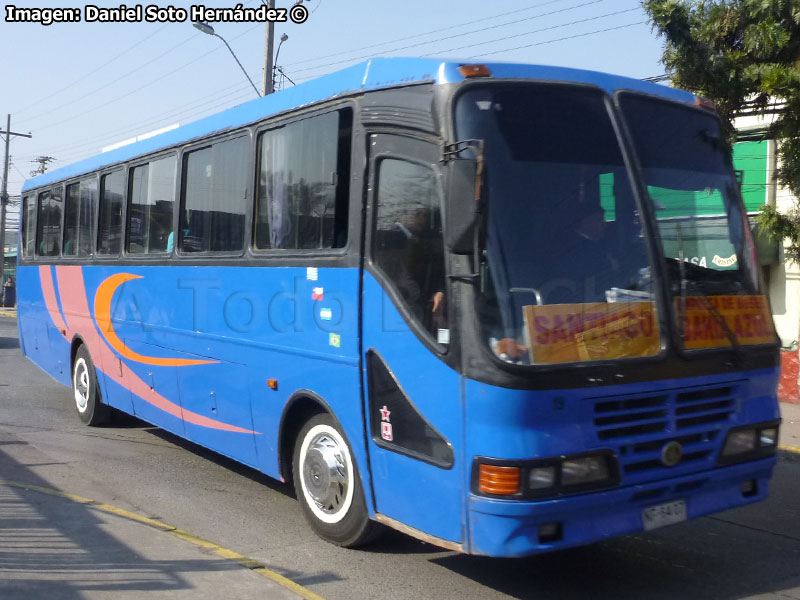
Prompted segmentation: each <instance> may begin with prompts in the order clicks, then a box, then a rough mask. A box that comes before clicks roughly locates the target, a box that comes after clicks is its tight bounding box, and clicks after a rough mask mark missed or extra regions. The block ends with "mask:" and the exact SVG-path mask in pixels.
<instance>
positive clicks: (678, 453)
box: [661, 440, 683, 467]
mask: <svg viewBox="0 0 800 600" xmlns="http://www.w3.org/2000/svg"><path fill="white" fill-rule="evenodd" d="M682 456H683V446H681V445H680V444H679V443H678V442H676V441H674V440H673V441H671V442H667V443H666V444H664V447H663V448H661V463H662V464H663V465H664V466H665V467H674V466H675V465H677V464H678V463H679V462H681V457H682Z"/></svg>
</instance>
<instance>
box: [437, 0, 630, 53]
mask: <svg viewBox="0 0 800 600" xmlns="http://www.w3.org/2000/svg"><path fill="white" fill-rule="evenodd" d="M635 10H639V8H638V7H637V8H628V9H625V10H618V11H616V12H610V13H606V14H604V15H597V16H594V17H588V18H586V19H580V20H578V21H571V22H569V23H562V24H561V25H552V26H550V27H543V28H542V29H534V30H532V31H525V32H523V33H516V34H514V35H509V36H506V37H502V38H497V39H494V40H489V41H487V42H476V43H472V44H468V45H466V46H459V47H458V48H448V49H447V50H439V51H437V52H432V53H430V54H423V55H422V56H435V55H436V54H441V53H444V52H455V51H456V50H464V49H465V48H474V47H475V46H485V45H486V44H495V43H497V42H503V41H505V40H510V39H514V38H519V37H524V36H526V35H533V34H534V33H542V32H543V31H552V30H553V29H561V28H562V27H569V26H570V25H578V24H580V23H587V22H589V21H597V20H599V19H604V18H605V17H613V16H615V15H620V14H623V13H629V12H633V11H635Z"/></svg>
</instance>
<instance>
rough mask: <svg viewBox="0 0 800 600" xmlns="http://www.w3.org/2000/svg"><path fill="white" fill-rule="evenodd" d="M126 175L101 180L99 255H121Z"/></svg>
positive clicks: (119, 173)
mask: <svg viewBox="0 0 800 600" xmlns="http://www.w3.org/2000/svg"><path fill="white" fill-rule="evenodd" d="M124 185H125V174H124V173H123V172H122V171H121V170H120V171H115V172H113V173H109V174H108V175H103V176H102V177H101V178H100V218H99V223H98V226H97V253H98V254H106V255H112V256H113V255H117V254H119V251H120V248H121V247H122V194H123V192H124V187H123V186H124Z"/></svg>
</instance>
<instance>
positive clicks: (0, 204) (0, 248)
mask: <svg viewBox="0 0 800 600" xmlns="http://www.w3.org/2000/svg"><path fill="white" fill-rule="evenodd" d="M3 133H4V134H5V135H6V159H5V163H4V167H3V189H2V192H0V285H1V284H3V283H4V281H3V280H4V275H5V268H6V205H7V204H8V157H9V149H10V147H11V136H12V135H16V136H20V137H26V138H29V137H33V136H32V135H31V134H30V133H17V132H15V131H11V115H8V120H7V121H6V130H5V131H2V130H0V134H3ZM17 250H18V251H19V250H21V248H18V249H17Z"/></svg>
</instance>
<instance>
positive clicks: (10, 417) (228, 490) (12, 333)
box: [0, 318, 800, 600]
mask: <svg viewBox="0 0 800 600" xmlns="http://www.w3.org/2000/svg"><path fill="white" fill-rule="evenodd" d="M0 440H5V442H3V443H2V444H0V478H3V477H5V478H10V477H9V470H10V469H11V467H10V466H9V465H12V464H13V457H14V456H15V455H16V454H15V453H18V452H19V451H20V448H25V449H26V451H28V452H33V453H35V455H36V456H37V457H38V459H37V460H36V461H33V464H31V463H30V461H29V462H28V463H27V466H26V467H25V469H24V471H23V472H20V468H19V465H16V467H15V469H14V470H13V476H14V477H17V478H22V477H30V478H31V481H36V482H40V485H46V486H49V487H52V488H57V489H59V490H63V491H65V492H68V493H72V494H78V495H81V496H86V497H89V498H94V499H97V500H100V501H103V502H108V503H109V504H113V505H115V506H119V507H122V508H124V509H127V510H130V511H133V512H136V513H139V514H142V515H146V516H148V517H152V518H156V519H159V520H161V521H164V522H166V523H169V524H171V525H174V526H176V527H179V528H181V529H185V530H187V531H190V532H192V533H194V534H195V535H198V536H200V537H203V538H205V539H208V540H213V541H214V542H217V543H218V544H220V545H222V546H225V547H227V548H231V549H233V550H236V551H237V552H239V553H241V554H244V555H246V556H248V557H251V558H254V559H256V560H258V561H261V562H262V563H264V564H265V565H266V566H267V567H269V568H270V569H273V570H274V571H277V572H278V573H280V574H283V575H285V576H286V577H289V578H291V579H292V580H294V581H295V582H297V583H299V584H301V585H303V586H305V587H306V588H308V589H310V590H312V591H313V592H315V593H317V594H319V595H321V596H323V597H325V598H328V599H330V600H337V599H341V600H345V599H347V600H350V599H352V598H369V599H384V598H385V599H391V600H402V599H412V598H413V599H417V598H437V599H448V598H458V599H470V598H480V599H492V598H537V599H538V598H563V599H571V598H590V597H591V598H608V599H614V600H619V599H628V598H630V599H637V600H638V599H640V598H645V597H646V598H676V599H677V598H680V599H687V598H689V599H691V598H698V599H703V600H706V599H709V598H724V599H734V598H736V599H740V598H755V597H758V598H776V599H777V598H781V599H782V600H786V599H787V598H791V599H796V600H800V500H799V499H800V460H798V459H797V458H793V457H789V458H785V459H782V460H781V462H780V463H779V465H778V469H777V474H776V478H775V480H774V484H773V491H772V495H771V497H770V499H769V500H768V501H767V502H765V503H762V504H760V505H756V506H751V507H747V508H744V509H738V510H735V511H729V512H727V513H723V514H721V515H717V516H715V517H710V518H704V519H700V520H697V521H694V522H691V523H687V524H684V525H679V526H675V527H671V528H667V529H663V530H659V531H657V532H653V533H650V534H647V535H644V534H643V535H636V536H630V537H626V538H622V539H617V540H613V541H610V542H606V543H602V544H596V545H594V546H590V547H585V548H579V549H574V550H567V551H563V552H559V553H555V554H551V555H545V556H539V557H532V558H526V559H514V560H501V559H487V558H478V557H469V556H462V555H457V554H454V553H452V552H447V551H442V550H439V549H437V548H435V547H433V546H430V545H427V544H424V543H421V542H418V541H416V540H413V539H410V538H408V537H405V536H403V535H401V534H399V533H394V532H390V533H389V534H388V535H387V536H386V537H385V538H384V539H383V540H382V541H381V542H380V543H379V544H378V545H376V546H374V547H372V548H370V549H369V550H366V551H364V550H362V551H352V550H344V549H340V548H336V547H334V546H331V545H329V544H325V543H323V542H321V541H319V540H318V539H317V538H316V537H315V536H314V535H313V534H312V533H311V532H310V531H309V529H308V528H307V527H306V525H305V523H304V521H303V517H302V515H301V513H300V510H299V507H298V506H297V504H296V502H295V500H294V499H293V497H292V493H291V491H290V490H289V489H288V488H287V486H284V485H282V484H280V483H276V482H274V481H272V480H270V479H268V478H266V477H264V476H262V475H260V474H259V473H257V472H255V471H253V470H250V469H247V468H244V467H241V466H239V465H237V464H236V463H233V462H232V461H229V460H227V459H225V458H222V457H220V456H218V455H215V454H213V453H211V452H208V451H206V450H204V449H202V448H199V447H197V446H195V445H193V444H190V443H188V442H185V441H182V440H180V439H178V438H176V437H174V436H172V435H170V434H168V433H165V432H163V431H161V430H159V429H157V428H154V427H151V426H149V425H146V424H144V423H142V422H140V421H137V420H135V419H132V418H124V419H121V420H119V421H118V422H117V423H116V424H115V425H114V426H113V427H107V428H99V429H91V428H86V427H84V426H83V425H82V424H81V423H80V422H79V420H78V418H77V416H76V415H75V414H74V409H73V407H72V405H71V400H70V396H69V393H68V391H67V389H66V388H63V387H61V386H60V385H58V384H56V383H54V382H53V381H52V380H50V379H49V378H48V377H47V376H46V375H45V374H44V373H42V372H41V371H40V370H39V369H38V368H37V367H35V366H34V365H33V364H31V363H29V362H28V361H27V360H26V359H24V358H22V357H21V355H20V353H19V348H18V343H17V339H16V326H15V322H14V321H13V320H11V319H8V318H0ZM4 471H5V472H4ZM62 526H63V527H64V528H68V527H69V524H68V523H64V524H62ZM118 541H119V543H120V544H122V545H124V543H125V540H124V539H120V540H118ZM83 543H84V544H85V546H87V547H85V548H83V550H84V551H85V552H87V553H91V552H92V551H93V549H92V548H90V547H88V546H89V545H90V544H91V542H90V541H89V540H86V541H84V542H83ZM2 568H3V567H2V565H1V564H0V579H2V577H3V575H2ZM63 577H64V579H65V580H66V579H68V578H70V574H69V573H64V575H63ZM170 581H171V580H170ZM254 585H255V584H254ZM142 589H143V590H145V589H148V590H151V591H150V592H149V594H148V597H163V595H168V594H170V591H171V589H170V588H169V586H167V587H166V588H159V587H158V586H156V587H152V586H151V587H143V588H142ZM196 590H197V592H198V593H197V594H196V597H207V596H204V594H203V593H202V591H203V587H202V585H201V584H198V585H197V587H196ZM78 597H80V596H78ZM169 597H173V596H172V595H169Z"/></svg>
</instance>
